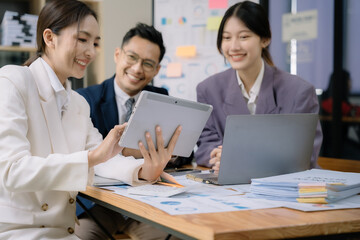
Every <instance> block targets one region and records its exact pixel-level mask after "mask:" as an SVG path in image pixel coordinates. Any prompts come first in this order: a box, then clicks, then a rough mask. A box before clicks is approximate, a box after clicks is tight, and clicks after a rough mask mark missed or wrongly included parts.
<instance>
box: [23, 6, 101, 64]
mask: <svg viewBox="0 0 360 240" xmlns="http://www.w3.org/2000/svg"><path fill="white" fill-rule="evenodd" d="M88 15H92V16H94V18H95V19H96V20H97V15H96V13H95V12H94V11H93V10H92V9H90V8H89V7H88V6H87V5H86V4H85V3H83V2H80V1H77V0H52V1H49V2H47V3H46V5H45V6H44V7H43V9H42V10H41V12H40V15H39V19H38V22H37V27H36V44H37V51H36V55H35V56H33V57H30V58H29V59H28V60H26V62H25V63H24V65H25V66H29V65H30V64H31V63H32V62H34V61H35V60H36V59H37V58H38V57H40V56H41V55H42V54H44V53H45V47H46V45H45V42H44V39H43V32H44V30H45V29H47V28H49V29H51V31H52V32H53V33H55V34H56V35H58V34H59V33H60V31H61V30H62V29H63V28H65V27H68V26H70V25H72V24H74V23H77V25H78V27H79V25H80V22H81V21H82V20H83V19H84V18H85V17H86V16H88Z"/></svg>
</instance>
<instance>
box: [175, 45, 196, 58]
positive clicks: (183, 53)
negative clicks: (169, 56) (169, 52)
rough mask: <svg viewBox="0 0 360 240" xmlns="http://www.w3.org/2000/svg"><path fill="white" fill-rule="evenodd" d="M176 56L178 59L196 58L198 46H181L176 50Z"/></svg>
mask: <svg viewBox="0 0 360 240" xmlns="http://www.w3.org/2000/svg"><path fill="white" fill-rule="evenodd" d="M175 55H176V56H177V57H195V56H196V46H194V45H190V46H179V47H177V48H176V53H175Z"/></svg>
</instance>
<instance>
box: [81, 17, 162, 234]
mask: <svg viewBox="0 0 360 240" xmlns="http://www.w3.org/2000/svg"><path fill="white" fill-rule="evenodd" d="M164 54H165V47H164V44H163V39H162V35H161V33H160V32H158V31H157V30H156V29H155V28H154V27H152V26H148V25H146V24H142V23H139V24H137V25H136V27H134V28H132V29H130V30H129V31H128V32H127V33H126V34H125V36H124V38H123V42H122V44H121V47H118V48H116V49H115V53H114V60H115V63H116V73H115V75H114V76H113V77H111V78H110V79H107V80H105V81H104V82H103V83H101V84H98V85H94V86H90V87H87V88H82V89H78V90H77V92H78V93H80V94H81V95H82V96H83V97H84V98H85V99H86V100H87V102H88V103H89V105H90V109H91V110H90V111H91V112H90V117H91V119H92V122H93V124H94V126H95V127H96V128H97V129H98V130H99V132H100V133H101V134H102V135H103V137H104V138H105V136H106V135H107V134H108V133H109V131H110V130H111V129H112V128H113V127H114V126H115V125H117V124H119V123H120V124H122V123H124V122H127V120H128V117H129V113H130V112H131V108H132V106H133V105H134V104H135V102H136V100H137V99H138V97H139V95H140V92H141V91H142V90H147V91H152V92H157V93H161V94H166V95H168V91H167V90H166V89H164V88H158V87H154V86H150V85H148V83H150V81H151V80H152V79H153V78H154V77H155V76H156V74H157V73H158V72H159V70H160V62H161V60H162V58H163V57H164ZM122 154H123V155H124V156H130V155H131V156H134V157H135V158H142V156H141V154H140V151H138V150H131V149H124V150H123V152H122ZM81 201H84V202H86V201H85V200H84V199H81ZM85 205H86V204H85ZM88 207H89V205H88ZM90 207H91V209H90V212H91V213H92V214H93V215H94V216H95V217H96V219H97V220H98V221H100V223H101V224H102V225H103V226H104V227H105V228H106V230H107V231H108V232H109V233H111V234H113V233H115V232H116V231H119V230H120V231H124V232H125V233H127V234H128V235H129V236H130V237H131V238H134V239H161V238H162V239H165V238H166V236H167V234H166V233H165V232H162V231H160V230H158V229H155V228H152V227H150V226H149V225H147V224H143V223H139V222H137V221H135V220H133V219H130V218H127V217H125V216H123V215H121V214H119V213H116V212H114V211H111V210H109V209H106V208H103V207H101V206H99V205H95V206H94V207H92V206H90ZM78 209H80V207H79V206H78V207H77V210H78ZM79 213H80V212H79V211H77V214H78V216H79V221H80V226H79V225H76V229H75V233H76V235H78V237H80V238H81V239H84V240H88V239H107V236H106V235H105V233H104V232H103V231H102V230H101V229H100V228H99V226H98V225H97V224H95V222H94V221H93V220H92V219H91V218H89V216H87V214H84V213H82V214H80V215H79Z"/></svg>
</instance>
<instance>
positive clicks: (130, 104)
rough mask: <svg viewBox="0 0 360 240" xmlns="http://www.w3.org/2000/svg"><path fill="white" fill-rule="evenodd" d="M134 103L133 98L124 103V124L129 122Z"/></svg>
mask: <svg viewBox="0 0 360 240" xmlns="http://www.w3.org/2000/svg"><path fill="white" fill-rule="evenodd" d="M134 102H135V100H134V98H129V99H128V100H126V102H125V107H126V116H125V122H127V121H129V118H130V115H131V112H132V108H133V104H134Z"/></svg>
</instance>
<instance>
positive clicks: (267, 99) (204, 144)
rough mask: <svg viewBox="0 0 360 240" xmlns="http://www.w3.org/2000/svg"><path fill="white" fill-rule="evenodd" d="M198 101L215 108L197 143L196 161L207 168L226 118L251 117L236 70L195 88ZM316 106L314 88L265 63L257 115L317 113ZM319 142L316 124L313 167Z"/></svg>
mask: <svg viewBox="0 0 360 240" xmlns="http://www.w3.org/2000/svg"><path fill="white" fill-rule="evenodd" d="M196 92H197V100H198V102H202V103H207V104H211V105H213V107H214V109H213V112H212V113H211V116H210V118H209V120H208V122H207V123H206V125H205V128H204V130H203V132H202V134H201V136H200V138H199V141H198V143H197V145H198V149H197V151H196V152H195V159H196V162H197V163H198V164H199V165H202V166H210V165H209V160H210V152H211V151H212V149H214V148H215V147H217V146H219V145H222V142H223V138H224V130H225V121H226V117H227V115H239V114H250V112H249V110H248V108H247V103H246V101H245V99H244V97H243V95H242V93H241V89H240V87H239V84H238V81H237V78H236V71H235V70H234V69H232V68H231V69H228V70H225V71H223V72H221V73H218V74H215V75H213V76H210V77H209V78H207V79H205V80H204V81H202V82H200V83H199V84H198V86H197V88H196ZM318 112H319V103H318V99H317V96H316V93H315V89H314V86H312V85H311V84H310V83H309V82H306V81H305V80H303V79H301V78H300V77H298V76H295V75H291V74H289V73H287V72H284V71H281V70H279V69H277V68H276V67H271V66H269V65H268V64H266V63H265V72H264V78H263V82H262V84H261V88H260V92H259V96H258V99H257V103H256V114H285V113H318ZM321 142H322V131H321V126H320V122H319V123H318V126H317V130H316V136H315V141H314V150H313V154H312V158H311V162H312V164H311V165H312V167H314V166H316V160H317V157H318V155H319V151H320V147H321Z"/></svg>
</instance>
